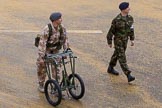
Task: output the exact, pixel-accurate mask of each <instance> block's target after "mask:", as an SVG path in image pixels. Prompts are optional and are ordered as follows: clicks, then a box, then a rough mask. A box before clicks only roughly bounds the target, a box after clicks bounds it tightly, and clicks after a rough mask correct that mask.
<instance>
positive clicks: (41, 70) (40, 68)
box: [36, 51, 61, 85]
mask: <svg viewBox="0 0 162 108" xmlns="http://www.w3.org/2000/svg"><path fill="white" fill-rule="evenodd" d="M58 52H59V51H55V52H54V54H55V53H58ZM47 53H50V52H49V51H47ZM41 59H42V58H40V57H38V58H37V61H36V65H37V76H38V83H39V84H40V85H44V82H45V79H46V69H45V64H44V63H41V62H40V61H41ZM51 70H52V78H56V74H58V73H60V71H61V68H60V67H58V69H57V72H55V67H54V66H52V67H51Z"/></svg>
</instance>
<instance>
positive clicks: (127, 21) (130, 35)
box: [107, 14, 134, 75]
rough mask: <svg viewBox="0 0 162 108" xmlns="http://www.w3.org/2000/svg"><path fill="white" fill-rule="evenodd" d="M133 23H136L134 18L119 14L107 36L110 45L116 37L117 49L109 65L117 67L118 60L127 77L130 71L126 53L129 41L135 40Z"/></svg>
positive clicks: (115, 45) (115, 44)
mask: <svg viewBox="0 0 162 108" xmlns="http://www.w3.org/2000/svg"><path fill="white" fill-rule="evenodd" d="M133 22H134V21H133V17H132V16H130V15H127V16H122V15H121V14H119V15H117V17H115V18H114V19H113V21H112V24H111V27H110V29H109V32H108V34H107V42H108V44H112V38H113V36H114V47H115V51H114V54H113V55H112V57H111V61H110V63H109V65H110V66H112V67H114V66H116V63H117V60H118V61H119V63H120V66H121V68H122V70H123V72H124V73H125V74H126V75H127V74H128V73H130V71H129V68H128V65H127V60H126V55H125V51H126V48H127V43H128V39H130V40H131V41H133V40H134V28H133Z"/></svg>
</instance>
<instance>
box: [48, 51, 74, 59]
mask: <svg viewBox="0 0 162 108" xmlns="http://www.w3.org/2000/svg"><path fill="white" fill-rule="evenodd" d="M72 54H73V52H72V51H71V50H67V51H63V52H62V53H57V54H46V56H45V58H47V59H57V58H62V57H66V56H72Z"/></svg>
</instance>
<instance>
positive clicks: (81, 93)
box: [69, 74, 85, 100]
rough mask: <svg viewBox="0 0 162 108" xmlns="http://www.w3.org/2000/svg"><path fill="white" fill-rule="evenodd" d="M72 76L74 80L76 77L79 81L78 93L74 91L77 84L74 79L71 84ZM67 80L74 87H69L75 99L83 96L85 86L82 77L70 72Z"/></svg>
mask: <svg viewBox="0 0 162 108" xmlns="http://www.w3.org/2000/svg"><path fill="white" fill-rule="evenodd" d="M73 77H74V80H75V79H77V80H78V81H79V83H80V87H81V88H80V93H79V94H75V93H74V91H75V89H76V87H77V85H76V81H75V84H72V79H73ZM69 82H70V85H72V86H74V87H75V88H69V93H70V95H71V96H72V97H73V98H74V99H76V100H78V99H81V98H82V97H83V96H84V93H85V86H84V82H83V80H82V78H81V77H80V76H79V75H78V74H74V75H72V74H70V75H69Z"/></svg>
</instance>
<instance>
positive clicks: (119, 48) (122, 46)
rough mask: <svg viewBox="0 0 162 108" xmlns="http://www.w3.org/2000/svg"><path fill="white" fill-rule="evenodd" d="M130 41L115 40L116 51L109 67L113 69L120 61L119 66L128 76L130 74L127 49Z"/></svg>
mask: <svg viewBox="0 0 162 108" xmlns="http://www.w3.org/2000/svg"><path fill="white" fill-rule="evenodd" d="M127 43H128V40H124V41H123V40H114V45H115V50H114V53H113V55H112V57H111V60H110V63H109V65H110V66H111V67H115V66H116V64H117V60H118V61H119V64H120V66H121V68H122V70H123V72H124V73H125V74H126V75H127V74H128V73H130V71H129V68H128V65H127V60H126V54H125V51H126V48H127Z"/></svg>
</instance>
